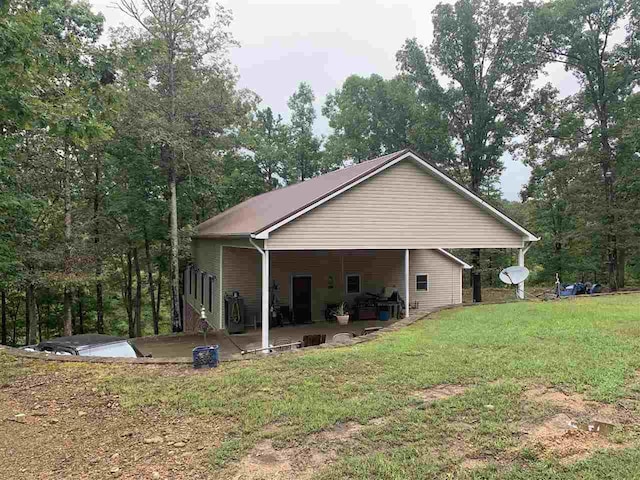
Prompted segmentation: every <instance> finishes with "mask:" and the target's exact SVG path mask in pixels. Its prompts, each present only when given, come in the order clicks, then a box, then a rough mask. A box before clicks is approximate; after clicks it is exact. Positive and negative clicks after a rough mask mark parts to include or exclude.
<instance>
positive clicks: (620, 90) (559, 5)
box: [531, 0, 640, 290]
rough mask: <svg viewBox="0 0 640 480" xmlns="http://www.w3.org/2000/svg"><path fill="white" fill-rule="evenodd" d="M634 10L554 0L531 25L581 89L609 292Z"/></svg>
mask: <svg viewBox="0 0 640 480" xmlns="http://www.w3.org/2000/svg"><path fill="white" fill-rule="evenodd" d="M638 13H639V12H638V6H637V5H636V2H635V1H633V0H607V1H595V2H594V1H584V0H556V1H552V2H549V3H547V4H543V5H542V6H540V7H539V8H538V9H537V10H536V15H535V17H534V22H532V24H531V32H532V36H533V38H535V39H536V41H537V43H539V44H540V45H541V48H542V51H543V52H544V54H545V56H546V60H548V61H552V62H560V63H562V64H564V65H565V68H566V69H567V70H568V71H571V72H573V73H574V75H575V76H576V77H577V78H578V80H579V82H580V85H581V88H582V93H581V98H582V100H583V104H582V105H580V107H579V108H580V114H581V115H582V116H583V119H584V123H585V127H586V129H587V130H588V131H589V135H588V137H589V139H588V142H589V149H590V150H591V151H592V152H593V153H594V154H595V157H596V160H597V162H598V164H599V166H600V183H601V188H602V190H603V192H604V199H605V203H604V204H605V205H606V208H605V209H604V211H603V215H602V220H601V221H602V223H603V225H604V226H605V229H606V241H605V242H604V245H605V246H604V248H605V250H606V256H607V265H608V276H609V286H610V287H611V288H612V289H614V290H615V289H616V288H617V287H618V286H622V284H623V283H624V263H625V261H624V259H625V255H624V249H625V241H624V233H623V229H622V228H620V222H621V220H622V217H621V216H620V208H621V207H622V205H620V203H619V199H618V194H619V192H618V178H617V177H618V176H617V166H618V149H617V142H616V140H615V136H616V130H617V122H618V117H619V115H620V114H621V108H622V106H623V104H624V100H625V98H627V97H628V95H629V94H630V93H631V92H632V90H633V88H634V86H636V85H637V84H638V79H639V78H640V68H639V67H640V64H639V62H640V44H639V43H638V33H639V31H638V22H639V21H640V19H639V17H638ZM625 24H626V27H625V30H626V31H625V34H624V36H623V38H622V40H620V41H618V42H616V35H615V34H616V31H617V30H619V29H620V28H622V27H623V25H625ZM618 272H620V274H619V273H618Z"/></svg>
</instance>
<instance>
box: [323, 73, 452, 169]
mask: <svg viewBox="0 0 640 480" xmlns="http://www.w3.org/2000/svg"><path fill="white" fill-rule="evenodd" d="M322 113H323V114H324V115H325V116H326V117H327V118H328V119H329V126H331V128H333V130H334V132H333V133H332V134H331V135H330V136H329V138H328V139H327V144H326V150H327V152H328V153H329V155H331V156H332V157H333V158H335V159H339V160H344V159H353V160H355V161H356V162H360V161H364V160H368V159H370V158H374V157H377V156H380V155H384V154H385V153H391V152H395V151H398V150H401V149H403V148H412V149H413V150H415V151H416V152H417V153H419V154H420V155H422V156H424V157H425V158H428V159H429V160H431V161H433V162H434V163H435V164H437V165H439V166H444V167H447V166H448V164H449V162H450V161H451V159H452V156H453V149H452V144H451V141H450V139H449V134H448V126H447V123H446V119H445V118H444V116H443V115H442V113H441V112H440V110H439V109H438V107H437V105H435V104H426V105H424V104H421V103H420V102H419V100H418V95H417V93H416V90H415V88H414V86H413V85H412V84H411V83H409V82H407V81H406V80H405V79H404V78H402V77H398V78H394V79H391V80H384V79H383V78H382V77H380V76H379V75H371V76H370V77H369V78H364V77H360V76H358V75H352V76H350V77H348V78H347V79H346V80H345V81H344V83H343V85H342V87H341V88H340V89H338V90H336V91H335V92H333V93H332V94H329V95H328V96H327V100H326V103H325V105H324V107H323V109H322Z"/></svg>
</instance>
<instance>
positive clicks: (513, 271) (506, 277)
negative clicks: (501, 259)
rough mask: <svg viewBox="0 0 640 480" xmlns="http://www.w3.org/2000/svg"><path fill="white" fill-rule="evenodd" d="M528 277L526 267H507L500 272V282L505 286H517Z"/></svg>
mask: <svg viewBox="0 0 640 480" xmlns="http://www.w3.org/2000/svg"><path fill="white" fill-rule="evenodd" d="M528 276H529V270H528V269H527V268H526V267H518V266H515V267H508V268H505V269H504V270H502V271H501V272H500V280H502V282H503V283H506V284H507V285H517V284H519V283H522V282H524V281H525V280H526V279H527V277H528Z"/></svg>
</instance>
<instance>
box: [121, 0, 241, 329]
mask: <svg viewBox="0 0 640 480" xmlns="http://www.w3.org/2000/svg"><path fill="white" fill-rule="evenodd" d="M118 5H119V6H120V9H121V10H122V11H123V12H125V13H126V14H128V15H129V16H131V17H132V18H134V19H135V20H136V21H137V22H138V23H139V25H140V26H141V27H142V28H143V34H142V36H141V37H139V38H138V39H133V42H132V44H133V45H137V46H138V47H139V48H146V49H150V50H151V52H152V55H151V58H148V59H147V61H148V65H149V68H147V70H146V73H145V74H143V76H142V77H141V78H140V79H139V83H138V85H137V88H136V89H134V91H135V94H136V95H138V94H141V93H142V96H141V97H140V98H139V99H137V100H138V101H139V107H140V110H139V111H140V112H141V113H142V114H143V115H144V114H146V118H144V119H143V121H146V122H147V126H148V127H150V128H149V129H147V132H146V134H145V135H146V137H147V139H148V140H152V141H153V142H154V143H155V144H157V145H158V156H159V158H158V164H159V165H160V166H161V167H162V168H163V169H164V170H165V172H166V174H167V183H168V191H169V194H168V197H169V202H168V203H169V219H170V221H169V239H170V243H171V255H170V256H171V262H170V271H171V277H170V291H171V319H172V326H173V330H174V331H180V330H181V329H182V319H181V315H180V302H179V285H180V265H179V237H178V231H179V224H178V220H179V219H178V191H177V187H178V183H179V180H180V176H181V173H182V172H181V170H182V169H187V168H189V167H190V170H191V171H193V165H192V164H190V163H188V162H194V161H196V160H198V159H202V158H205V159H210V156H211V154H210V152H211V151H212V150H213V149H214V146H213V145H211V144H209V145H207V142H206V141H203V140H207V139H213V138H215V137H223V136H224V134H225V133H226V132H225V130H226V128H227V126H229V125H230V124H231V123H233V121H235V120H236V119H235V118H234V116H235V115H236V114H238V113H239V112H238V110H239V107H240V102H237V101H236V98H234V90H233V88H234V78H233V75H232V74H231V72H230V71H229V68H228V65H227V62H226V57H225V53H226V50H227V47H228V46H229V45H230V44H232V43H233V40H232V38H231V35H230V34H229V32H228V26H229V24H230V22H231V14H230V12H229V11H227V10H225V9H224V8H222V7H220V6H219V5H218V6H216V11H215V15H214V16H213V19H212V22H211V23H210V24H208V25H207V24H205V21H207V20H208V19H209V18H210V14H209V8H208V2H207V1H206V0H140V1H139V2H137V1H136V0H120V2H119V4H118ZM150 77H151V78H153V80H154V81H155V82H156V83H155V84H154V83H153V82H151V83H149V82H147V83H145V82H144V78H147V79H149V78H150ZM142 102H144V103H142ZM157 112H160V115H158V114H157ZM243 113H244V112H243ZM243 113H240V115H242V114H243Z"/></svg>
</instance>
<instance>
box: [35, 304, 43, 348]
mask: <svg viewBox="0 0 640 480" xmlns="http://www.w3.org/2000/svg"><path fill="white" fill-rule="evenodd" d="M35 304H36V317H37V318H38V338H39V339H40V341H42V322H41V321H40V319H41V318H42V315H40V304H39V303H38V300H37V299H36V301H35Z"/></svg>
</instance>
